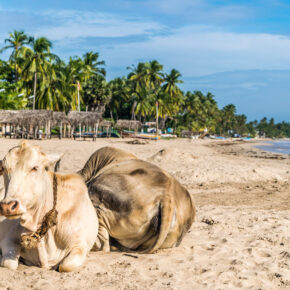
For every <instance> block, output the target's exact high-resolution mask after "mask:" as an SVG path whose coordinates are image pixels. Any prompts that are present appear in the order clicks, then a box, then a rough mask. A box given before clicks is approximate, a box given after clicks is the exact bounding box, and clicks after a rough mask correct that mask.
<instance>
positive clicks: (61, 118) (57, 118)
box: [52, 112, 69, 126]
mask: <svg viewBox="0 0 290 290" xmlns="http://www.w3.org/2000/svg"><path fill="white" fill-rule="evenodd" d="M60 123H62V124H69V120H68V117H67V115H66V114H65V113H64V112H53V113H52V126H59V124H60Z"/></svg>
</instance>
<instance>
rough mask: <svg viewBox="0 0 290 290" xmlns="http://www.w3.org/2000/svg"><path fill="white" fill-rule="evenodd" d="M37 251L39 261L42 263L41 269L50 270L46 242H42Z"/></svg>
mask: <svg viewBox="0 0 290 290" xmlns="http://www.w3.org/2000/svg"><path fill="white" fill-rule="evenodd" d="M37 250H38V256H39V261H40V267H41V268H46V269H49V265H48V258H47V252H46V248H45V241H44V240H43V239H42V240H40V242H39V245H38V247H37Z"/></svg>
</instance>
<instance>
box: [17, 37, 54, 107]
mask: <svg viewBox="0 0 290 290" xmlns="http://www.w3.org/2000/svg"><path fill="white" fill-rule="evenodd" d="M31 45H32V48H28V47H23V48H22V52H21V53H22V56H23V57H24V59H25V63H24V65H23V76H24V79H25V80H26V81H29V80H32V79H33V80H34V84H33V110H34V109H35V100H36V88H37V81H38V76H39V77H40V78H41V79H42V81H45V79H46V77H47V72H46V71H47V68H48V66H49V65H50V62H51V61H58V60H59V59H58V57H57V56H56V55H54V54H52V53H51V52H50V48H51V47H52V43H51V42H50V41H49V40H48V39H47V38H45V37H40V38H37V39H33V41H32V44H31Z"/></svg>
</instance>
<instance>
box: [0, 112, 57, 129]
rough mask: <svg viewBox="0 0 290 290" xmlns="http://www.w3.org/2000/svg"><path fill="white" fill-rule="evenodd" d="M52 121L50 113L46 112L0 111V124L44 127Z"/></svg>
mask: <svg viewBox="0 0 290 290" xmlns="http://www.w3.org/2000/svg"><path fill="white" fill-rule="evenodd" d="M48 120H52V111H47V110H34V111H33V110H19V111H12V110H11V111H10V110H0V123H2V124H3V123H10V124H13V125H19V126H28V125H32V126H44V125H45V124H46V123H47V121H48Z"/></svg>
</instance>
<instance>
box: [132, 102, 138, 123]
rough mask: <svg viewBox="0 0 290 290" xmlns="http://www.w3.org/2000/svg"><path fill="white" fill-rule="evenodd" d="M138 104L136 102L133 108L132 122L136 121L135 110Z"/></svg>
mask: <svg viewBox="0 0 290 290" xmlns="http://www.w3.org/2000/svg"><path fill="white" fill-rule="evenodd" d="M136 105H137V102H136V101H134V103H133V106H132V116H131V120H134V121H135V120H136V118H135V108H136Z"/></svg>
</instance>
